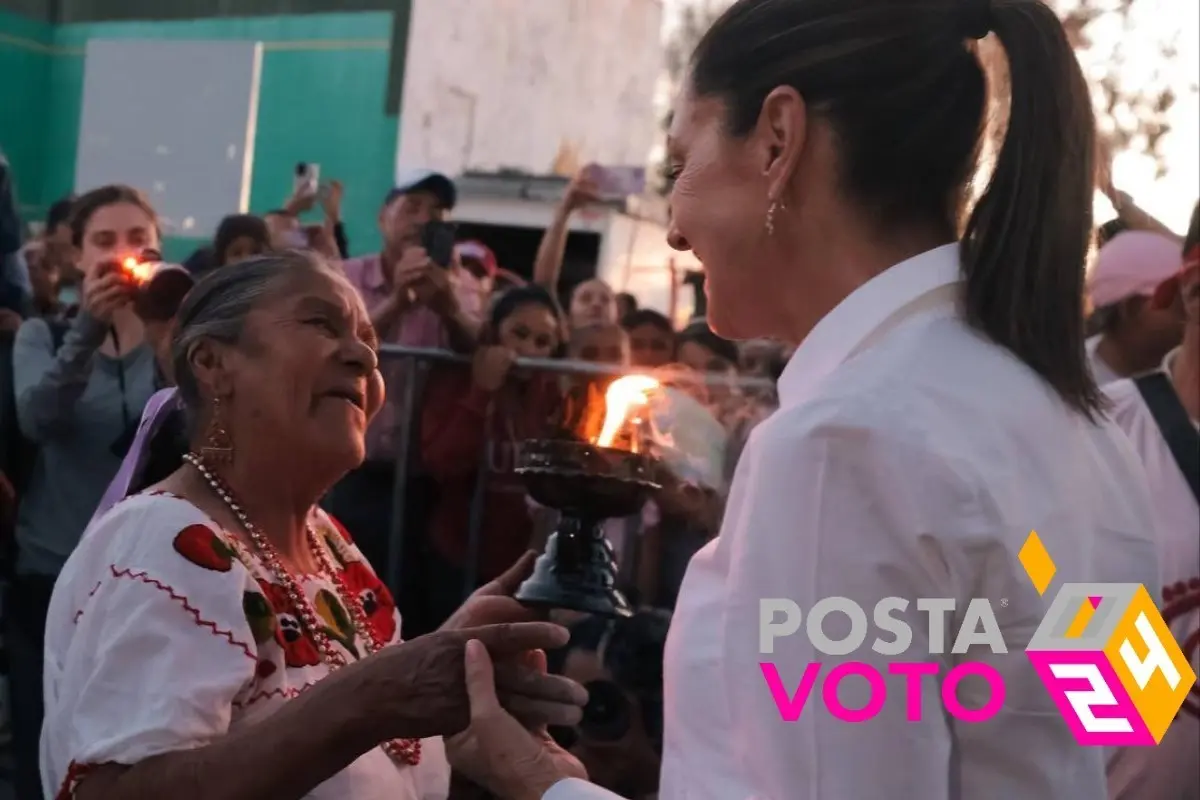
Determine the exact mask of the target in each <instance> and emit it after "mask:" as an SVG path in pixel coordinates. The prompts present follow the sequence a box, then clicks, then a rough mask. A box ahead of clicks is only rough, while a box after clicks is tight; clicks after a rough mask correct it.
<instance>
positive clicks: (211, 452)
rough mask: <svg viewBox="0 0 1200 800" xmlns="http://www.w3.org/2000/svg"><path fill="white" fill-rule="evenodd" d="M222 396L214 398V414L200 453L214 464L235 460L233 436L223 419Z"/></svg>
mask: <svg viewBox="0 0 1200 800" xmlns="http://www.w3.org/2000/svg"><path fill="white" fill-rule="evenodd" d="M221 417H222V414H221V398H219V397H216V398H213V403H212V416H211V417H209V420H208V431H207V433H205V435H204V446H203V447H201V448H200V455H201V456H202V457H203V458H204V460H205V461H208V462H209V463H214V464H229V463H230V462H231V461H233V438H232V437H231V436H230V435H229V431H227V430H225V425H224V423H223V421H222V419H221Z"/></svg>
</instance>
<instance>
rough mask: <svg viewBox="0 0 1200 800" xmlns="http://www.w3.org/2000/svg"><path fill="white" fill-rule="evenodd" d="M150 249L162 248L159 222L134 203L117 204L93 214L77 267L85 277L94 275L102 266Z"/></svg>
mask: <svg viewBox="0 0 1200 800" xmlns="http://www.w3.org/2000/svg"><path fill="white" fill-rule="evenodd" d="M147 248H150V249H152V250H158V249H159V248H160V245H159V242H158V226H157V225H156V224H155V221H154V220H153V219H152V218H151V216H150V215H149V214H147V213H146V212H145V211H144V210H142V209H141V208H140V207H139V206H136V205H134V204H133V203H113V204H112V205H107V206H102V207H100V208H98V209H96V211H95V212H93V213H92V216H91V218H90V219H89V220H88V222H87V226H86V227H85V228H84V229H83V242H82V244H81V245H80V248H79V253H78V257H77V261H76V265H77V266H78V267H79V270H80V272H82V273H83V274H84V275H92V274H94V273H95V271H96V268H97V267H99V266H100V265H101V264H105V263H107V262H110V261H114V260H121V259H125V258H128V257H130V256H137V255H140V254H141V252H142V251H143V250H145V249H147Z"/></svg>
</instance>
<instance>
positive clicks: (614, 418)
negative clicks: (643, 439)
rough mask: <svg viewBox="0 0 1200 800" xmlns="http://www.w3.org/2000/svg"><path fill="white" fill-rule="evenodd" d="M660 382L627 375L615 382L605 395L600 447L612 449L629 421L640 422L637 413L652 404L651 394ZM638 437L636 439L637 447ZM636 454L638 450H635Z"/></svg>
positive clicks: (597, 438) (597, 441)
mask: <svg viewBox="0 0 1200 800" xmlns="http://www.w3.org/2000/svg"><path fill="white" fill-rule="evenodd" d="M659 385H660V384H659V382H658V381H657V380H655V379H654V378H652V377H650V376H649V375H626V376H625V377H623V378H618V379H617V380H615V381H613V382H612V384H611V385H610V386H609V387H608V391H606V392H605V393H604V424H603V425H602V426H601V427H600V433H599V435H598V436H596V441H595V444H596V445H597V446H599V447H612V444H613V441H614V440H616V438H617V435H618V434H619V433H620V432H621V429H622V428H623V427H624V426H625V424H626V423H627V422H629V421H631V418H632V421H635V422H637V421H640V418H639V417H637V416H636V415H637V412H638V411H640V410H641V409H643V408H645V407H646V406H647V405H649V403H650V394H649V393H650V392H651V391H653V390H655V389H657V388H658V387H659ZM636 441H637V437H634V442H635V447H636ZM635 452H636V450H635Z"/></svg>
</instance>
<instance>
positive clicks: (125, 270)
mask: <svg viewBox="0 0 1200 800" xmlns="http://www.w3.org/2000/svg"><path fill="white" fill-rule="evenodd" d="M112 272H119V273H120V274H121V275H122V276H123V277H124V278H125V280H126V281H127V282H128V284H129V286H130V288H131V290H132V292H133V310H134V311H135V312H136V313H137V315H138V316H139V317H141V318H142V319H143V320H146V321H148V322H166V321H168V320H170V319H171V318H172V317H174V316H175V313H176V312H177V311H179V306H180V304H181V303H182V302H183V298H184V297H185V296H186V295H187V293H188V292H189V291H191V289H192V287H193V286H194V285H195V283H196V280H195V278H193V277H192V275H191V273H190V272H188V271H187V270H186V269H184V268H183V267H180V266H177V265H174V264H164V263H163V260H162V253H160V252H158V251H157V250H152V249H149V248H147V249H145V250H143V251H142V252H141V253H139V254H137V255H131V256H126V257H125V258H123V259H120V260H117V259H113V260H112V261H107V262H105V263H103V264H101V265H100V266H99V267H98V269H97V273H98V274H99V275H101V276H103V275H108V274H110V273H112Z"/></svg>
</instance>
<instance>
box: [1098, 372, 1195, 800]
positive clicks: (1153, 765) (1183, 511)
mask: <svg viewBox="0 0 1200 800" xmlns="http://www.w3.org/2000/svg"><path fill="white" fill-rule="evenodd" d="M1178 352H1179V351H1178V350H1176V351H1174V352H1172V353H1171V354H1170V355H1168V356H1167V358H1166V359H1165V360H1164V362H1163V367H1162V371H1163V372H1164V373H1166V374H1167V375H1170V374H1171V369H1170V367H1171V362H1172V360H1173V359H1174V358H1176V357H1177V354H1178ZM1104 391H1105V393H1106V394H1107V395H1108V396H1109V399H1110V400H1111V401H1112V417H1113V420H1115V421H1116V423H1117V425H1119V426H1120V427H1121V429H1122V430H1124V431H1125V433H1126V434H1128V435H1129V439H1130V441H1131V442H1132V443H1133V447H1134V449H1135V450H1136V451H1137V453H1138V455H1139V456H1140V458H1141V461H1142V464H1143V466H1144V467H1145V469H1146V477H1147V479H1148V480H1149V484H1150V492H1151V496H1152V498H1153V501H1154V517H1155V528H1154V530H1155V532H1156V533H1157V535H1158V547H1159V550H1158V552H1159V563H1160V565H1161V567H1162V577H1161V579H1160V580H1159V583H1158V584H1157V585H1155V586H1150V587H1147V588H1149V589H1150V594H1151V595H1152V596H1153V597H1154V598H1155V599H1156V600H1159V601H1164V600H1167V598H1169V600H1167V602H1165V603H1164V605H1165V608H1164V610H1163V611H1164V616H1166V617H1167V618H1168V622H1169V623H1170V625H1171V632H1172V633H1173V634H1174V636H1175V639H1176V640H1177V641H1179V642H1187V641H1189V640H1190V641H1193V642H1194V641H1195V637H1197V636H1200V607H1198V606H1197V605H1196V603H1195V602H1194V599H1195V598H1197V597H1200V505H1198V504H1197V502H1196V496H1195V495H1194V494H1192V490H1191V487H1189V486H1188V483H1187V480H1186V479H1185V478H1184V477H1183V473H1182V472H1181V471H1180V469H1179V465H1178V464H1177V463H1176V461H1175V457H1174V456H1173V455H1172V454H1171V449H1170V447H1169V446H1168V445H1167V441H1166V439H1164V438H1163V436H1162V432H1161V431H1160V430H1159V427H1158V423H1157V422H1156V421H1155V419H1154V415H1153V414H1151V413H1150V408H1149V407H1148V406H1147V405H1146V401H1145V400H1143V399H1142V393H1141V392H1140V391H1139V390H1138V388H1137V384H1136V383H1134V382H1133V381H1132V380H1120V381H1117V382H1116V383H1112V384H1109V385H1108V386H1106V387H1104ZM1193 422H1194V421H1193ZM1160 587H1161V591H1160ZM1189 587H1190V588H1189ZM1189 598H1191V599H1193V602H1189ZM1187 655H1188V656H1189V657H1190V659H1191V660H1192V668H1193V669H1194V670H1196V672H1197V673H1200V647H1196V646H1194V645H1193V647H1192V648H1191V652H1189V653H1188V654H1187ZM1194 703H1195V699H1194V698H1193V700H1192V704H1190V705H1189V706H1188V707H1186V708H1185V709H1184V710H1183V711H1182V712H1180V714H1179V716H1178V717H1176V718H1175V721H1174V722H1173V723H1171V727H1170V729H1169V730H1168V731H1167V734H1166V736H1164V737H1163V740H1162V742H1160V743H1159V745H1158V746H1157V747H1131V748H1125V749H1123V750H1121V751H1120V752H1119V753H1118V754H1117V756H1116V757H1115V758H1114V759H1113V761H1112V763H1111V764H1110V765H1109V784H1108V785H1109V797H1110V798H1112V800H1200V717H1198V716H1197V714H1196V710H1195V705H1194Z"/></svg>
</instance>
